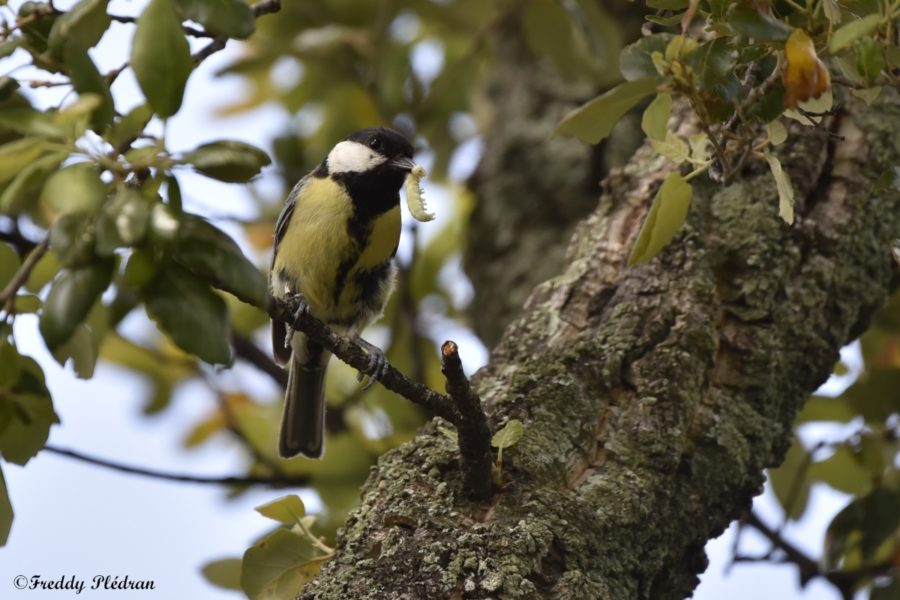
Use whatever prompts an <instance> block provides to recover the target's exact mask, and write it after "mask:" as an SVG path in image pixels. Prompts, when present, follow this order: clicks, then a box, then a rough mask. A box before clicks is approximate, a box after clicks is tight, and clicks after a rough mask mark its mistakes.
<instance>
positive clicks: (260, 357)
mask: <svg viewBox="0 0 900 600" xmlns="http://www.w3.org/2000/svg"><path fill="white" fill-rule="evenodd" d="M231 344H232V346H234V353H235V354H236V355H237V356H238V357H239V358H241V359H243V360H245V361H247V362H248V363H250V364H251V365H253V366H254V367H256V368H257V369H259V370H260V371H262V372H263V373H265V374H266V375H268V376H269V377H271V378H272V380H273V381H274V382H275V383H277V384H278V385H280V386H281V387H282V388H283V387H285V386H286V385H287V372H286V371H285V370H284V369H282V368H281V367H279V366H278V365H277V364H275V361H274V360H272V358H271V357H270V356H269V355H268V354H266V353H265V352H263V351H262V350H261V349H260V347H259V346H257V345H256V344H254V343H253V340H251V339H250V338H248V337H247V336H245V335H243V334H241V333H238V332H233V333H232V334H231Z"/></svg>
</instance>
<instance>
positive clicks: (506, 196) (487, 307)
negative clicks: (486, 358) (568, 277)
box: [465, 1, 644, 347]
mask: <svg viewBox="0 0 900 600" xmlns="http://www.w3.org/2000/svg"><path fill="white" fill-rule="evenodd" d="M604 9H605V10H607V11H610V12H612V13H614V15H615V19H616V23H617V27H619V28H620V30H621V31H622V32H623V39H624V40H626V41H630V40H632V39H635V38H637V37H638V35H639V33H640V26H641V23H643V21H644V14H643V10H642V6H641V5H638V4H634V3H625V2H616V1H613V2H606V3H604ZM519 13H521V11H519ZM520 20H521V14H518V13H517V14H514V15H513V16H512V17H511V18H510V19H509V20H507V21H506V22H505V24H504V26H503V28H502V29H501V30H500V31H499V32H498V33H497V36H496V39H495V44H494V48H493V56H494V63H493V64H494V67H493V68H492V70H491V74H490V76H489V78H488V81H487V83H486V85H485V90H484V96H485V98H484V102H483V103H481V104H482V105H486V106H491V107H493V111H492V112H493V115H492V118H491V119H490V120H489V122H486V123H482V124H481V129H482V130H483V131H484V132H485V133H484V139H485V152H484V158H483V159H482V161H481V164H480V165H479V166H478V170H477V171H476V172H475V175H474V176H473V177H472V179H471V181H470V182H469V185H470V187H471V188H472V189H473V190H474V191H475V193H476V195H477V196H478V199H479V202H478V204H477V205H476V207H475V210H474V212H473V214H472V216H471V218H470V221H469V223H468V227H467V228H468V234H469V235H468V244H467V248H466V249H465V257H466V260H465V267H466V273H467V275H468V276H469V278H470V279H471V280H472V284H473V287H474V289H475V294H474V297H473V299H472V304H471V306H470V307H469V315H470V316H471V320H472V326H473V328H474V330H475V332H476V333H477V334H478V335H479V336H480V337H481V339H482V340H484V342H485V344H487V346H488V347H493V346H494V345H495V344H496V343H497V342H498V341H499V339H500V335H501V334H502V333H503V330H504V328H505V327H506V326H507V325H508V324H509V323H510V322H511V321H512V320H513V319H514V318H516V317H518V316H519V313H520V311H521V309H522V305H523V304H524V303H525V300H526V299H527V298H528V295H529V294H530V293H531V290H533V289H534V287H535V286H536V285H538V284H539V283H541V282H542V281H546V280H547V279H549V278H550V277H553V276H555V275H558V274H559V273H560V272H561V271H562V270H563V269H564V267H565V253H566V247H567V246H568V241H569V239H570V238H571V237H572V231H573V230H574V228H575V226H576V225H577V224H578V222H579V221H581V220H582V219H584V218H585V217H587V216H588V215H589V214H590V213H591V211H592V210H594V209H595V208H596V207H597V199H598V197H599V194H600V181H601V180H602V179H603V177H605V176H606V174H607V173H608V172H609V169H610V167H614V166H621V165H624V164H625V163H626V162H627V161H628V158H629V157H630V156H631V155H632V154H633V153H634V151H635V150H637V148H638V147H639V146H640V144H641V142H642V141H643V137H644V134H643V132H642V131H641V129H640V113H639V112H638V111H632V112H631V113H629V114H628V115H626V116H625V117H624V118H623V119H622V120H621V121H620V123H619V125H618V126H617V127H616V128H615V129H614V131H613V133H612V135H611V136H610V137H609V138H608V139H607V140H605V141H604V142H603V143H601V144H599V145H598V146H597V147H593V148H592V147H590V146H586V145H585V144H582V143H581V142H579V141H578V140H575V139H572V138H564V137H560V136H556V135H554V133H553V132H554V129H555V128H556V125H557V123H559V120H560V119H561V118H562V117H564V116H565V115H566V113H568V112H569V111H571V110H573V109H574V108H576V107H577V106H578V105H580V104H582V103H583V102H585V101H587V100H588V99H590V98H592V97H593V96H595V95H597V94H598V93H599V92H600V91H602V90H599V89H597V85H596V82H594V81H589V80H586V79H578V78H577V76H575V75H569V78H565V77H564V76H563V75H562V74H560V72H559V70H558V69H557V68H556V67H555V66H554V65H553V64H551V63H550V62H549V61H548V60H547V59H543V60H541V59H538V58H536V57H535V56H534V54H533V53H532V52H531V51H530V50H529V49H528V46H527V44H526V42H525V40H524V39H523V36H522V34H521V31H522V25H521V23H520ZM611 62H614V63H615V64H612V65H610V71H611V72H614V73H616V74H618V62H617V58H616V57H613V60H612V61H611Z"/></svg>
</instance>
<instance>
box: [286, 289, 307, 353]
mask: <svg viewBox="0 0 900 600" xmlns="http://www.w3.org/2000/svg"><path fill="white" fill-rule="evenodd" d="M284 299H285V301H287V302H296V303H297V310H295V311H294V320H293V321H292V322H291V323H288V324H287V327H285V336H284V345H285V347H287V348H289V347H290V346H291V340H292V339H293V338H294V331H295V330H296V329H297V326H296V323H297V321H299V320H300V319H302V318H303V317H305V316H306V315H308V314H309V303H308V302H307V301H306V298H304V297H303V294H299V293H297V294H288V295H286V296H285V297H284Z"/></svg>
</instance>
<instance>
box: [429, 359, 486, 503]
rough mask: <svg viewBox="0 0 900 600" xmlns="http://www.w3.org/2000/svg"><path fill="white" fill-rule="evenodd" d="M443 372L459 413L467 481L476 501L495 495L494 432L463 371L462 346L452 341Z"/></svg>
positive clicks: (460, 439)
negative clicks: (492, 464) (492, 492)
mask: <svg viewBox="0 0 900 600" xmlns="http://www.w3.org/2000/svg"><path fill="white" fill-rule="evenodd" d="M441 372H442V373H443V374H444V377H446V378H447V393H448V394H450V398H452V399H453V402H454V404H455V405H456V408H457V410H458V411H459V416H460V419H459V422H458V423H456V431H457V433H458V434H459V451H460V453H461V454H462V465H463V481H464V487H465V489H466V493H467V494H468V496H469V497H470V498H471V499H472V500H487V499H488V498H489V497H490V496H491V481H492V480H491V446H490V440H491V430H490V428H489V427H488V424H487V418H485V416H484V411H483V410H482V408H481V399H480V398H479V397H478V396H477V395H476V394H475V393H474V392H473V391H472V387H471V386H470V385H469V380H468V378H467V377H466V374H465V373H464V372H463V368H462V361H461V360H460V358H459V347H458V346H457V345H456V344H455V343H454V342H451V341H446V342H444V343H443V345H442V346H441Z"/></svg>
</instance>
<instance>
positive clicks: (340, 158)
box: [325, 127, 415, 179]
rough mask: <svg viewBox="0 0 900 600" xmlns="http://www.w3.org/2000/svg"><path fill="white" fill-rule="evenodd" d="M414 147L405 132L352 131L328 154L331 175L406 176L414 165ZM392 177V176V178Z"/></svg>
mask: <svg viewBox="0 0 900 600" xmlns="http://www.w3.org/2000/svg"><path fill="white" fill-rule="evenodd" d="M412 156H413V146H412V144H410V143H409V140H407V139H406V138H405V137H403V135H402V134H400V133H398V132H397V131H394V130H393V129H388V128H386V127H373V128H370V129H361V130H359V131H357V132H355V133H351V134H350V135H348V136H347V137H346V138H344V139H343V140H342V141H340V142H338V143H337V145H336V146H335V147H334V148H332V150H331V152H329V153H328V158H326V159H325V165H326V167H327V170H328V174H329V175H331V176H333V177H341V176H343V175H346V174H351V173H353V174H357V175H364V174H371V175H376V174H379V175H386V174H388V173H402V174H403V176H404V177H405V175H406V173H408V172H409V171H410V170H412V168H413V167H414V166H415V163H414V162H413V161H412ZM392 179H393V177H392Z"/></svg>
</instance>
